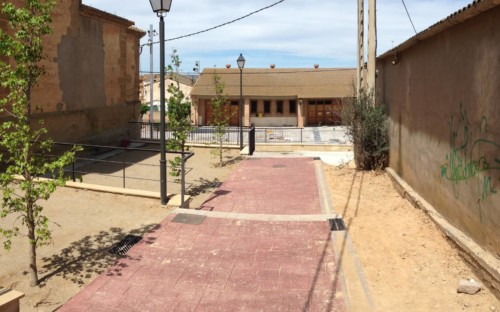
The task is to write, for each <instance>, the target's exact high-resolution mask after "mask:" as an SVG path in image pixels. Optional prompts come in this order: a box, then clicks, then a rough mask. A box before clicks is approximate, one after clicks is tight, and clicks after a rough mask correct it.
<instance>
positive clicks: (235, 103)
mask: <svg viewBox="0 0 500 312" xmlns="http://www.w3.org/2000/svg"><path fill="white" fill-rule="evenodd" d="M231 105H233V106H234V105H240V102H238V101H231Z"/></svg>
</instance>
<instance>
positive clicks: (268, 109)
mask: <svg viewBox="0 0 500 312" xmlns="http://www.w3.org/2000/svg"><path fill="white" fill-rule="evenodd" d="M264 113H265V114H270V113H271V101H264Z"/></svg>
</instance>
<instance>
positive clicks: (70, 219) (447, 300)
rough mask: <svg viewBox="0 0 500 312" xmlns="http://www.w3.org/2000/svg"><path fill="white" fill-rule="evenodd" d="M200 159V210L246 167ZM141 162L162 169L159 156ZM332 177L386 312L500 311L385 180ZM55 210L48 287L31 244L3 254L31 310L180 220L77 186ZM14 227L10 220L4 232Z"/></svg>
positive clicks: (45, 250)
mask: <svg viewBox="0 0 500 312" xmlns="http://www.w3.org/2000/svg"><path fill="white" fill-rule="evenodd" d="M195 155H196V156H195V157H194V158H192V159H191V160H190V162H189V166H190V168H192V170H191V173H190V177H189V179H190V182H189V183H190V184H191V188H190V191H189V192H191V194H193V195H195V199H194V201H193V203H192V205H191V206H194V207H196V206H197V205H199V203H201V202H203V201H204V199H205V198H206V197H207V196H209V194H210V192H211V191H212V190H213V189H214V188H215V187H216V186H217V184H218V183H219V182H221V181H223V180H224V179H225V178H226V177H227V175H228V174H229V173H230V172H231V170H232V169H233V168H234V166H235V164H236V163H237V161H238V160H237V159H235V157H236V154H235V153H234V152H233V153H232V154H229V155H228V157H227V158H225V160H226V161H228V162H229V164H228V165H227V166H224V167H222V168H219V167H216V166H214V163H215V162H216V161H215V159H214V158H213V157H212V156H211V155H210V152H209V150H207V149H196V150H195ZM131 157H132V156H131ZM134 157H135V156H134ZM134 157H132V158H134ZM138 159H139V161H142V162H145V163H151V164H157V163H158V157H157V155H156V156H151V155H148V156H144V155H142V156H140V157H138ZM145 168H155V167H151V166H143V167H142V169H136V168H134V169H132V167H130V168H127V170H128V171H127V173H133V172H129V170H138V171H137V173H139V172H140V173H141V174H143V173H144V172H145V171H146V170H153V169H145ZM107 169H108V171H109V172H111V173H113V170H111V169H110V168H107ZM155 170H156V169H154V170H153V171H154V175H156V171H155ZM325 172H326V175H327V179H328V181H329V184H330V193H331V196H332V199H333V203H334V208H335V210H336V211H337V212H338V213H341V214H343V215H344V219H345V221H346V224H347V226H348V227H349V235H350V237H351V239H352V240H353V242H354V245H355V248H356V251H357V253H358V256H359V259H360V261H361V264H362V267H363V270H364V273H365V275H366V279H367V282H368V285H369V288H370V292H371V295H372V297H373V300H374V303H375V305H376V307H377V308H378V311H487V312H488V311H489V312H491V311H500V304H499V302H498V300H497V299H496V298H495V297H494V296H493V295H492V294H491V293H490V292H489V291H488V290H482V291H481V292H479V293H478V294H476V295H474V296H470V295H464V294H457V293H456V288H457V285H458V281H459V279H461V278H474V275H473V273H472V272H471V270H470V269H469V268H468V267H467V266H466V265H465V264H464V262H463V261H462V260H461V259H460V258H459V256H458V255H457V252H456V251H455V250H454V249H453V248H451V247H450V245H449V244H448V243H447V242H446V239H445V238H444V237H443V236H442V235H441V234H440V232H439V231H438V230H437V229H436V228H435V226H434V225H433V223H432V222H431V221H430V220H429V219H428V218H427V216H426V215H425V214H423V212H422V211H419V210H417V209H415V208H413V206H411V205H410V204H409V203H407V202H406V201H405V200H403V199H402V198H401V197H400V196H399V195H398V194H397V193H396V191H394V189H393V187H392V185H391V182H390V181H389V178H388V177H387V176H386V175H385V174H375V173H373V172H367V173H362V172H356V171H354V170H350V169H347V168H341V169H339V168H336V167H331V166H327V165H325ZM116 174H117V175H119V174H120V171H119V169H118V170H117V172H116ZM104 178H105V177H101V179H104ZM85 179H86V180H85ZM92 179H98V177H95V176H92V175H88V176H86V177H84V180H85V182H89V180H92ZM101 182H102V181H101ZM108 182H109V180H108V181H106V183H108ZM113 183H115V182H113ZM116 183H118V184H119V183H121V182H116ZM134 183H135V184H134ZM147 183H150V182H147V181H135V182H133V181H128V182H127V184H129V185H127V186H128V187H138V188H143V187H144V185H147V187H150V186H149V185H148V184H147ZM151 183H153V182H151ZM154 183H157V182H154ZM152 185H155V188H156V185H157V184H152ZM118 186H119V185H118ZM174 188H175V186H174V187H172V189H174ZM146 189H147V188H146ZM169 192H170V190H169ZM45 207H46V210H45V211H46V214H47V215H48V217H49V218H50V219H51V220H52V225H51V228H52V230H53V243H52V244H51V245H48V246H44V247H42V248H41V249H40V250H39V255H38V265H39V269H40V278H41V279H42V284H41V285H40V287H35V288H32V287H29V277H28V275H26V268H27V262H26V260H25V255H26V250H27V243H26V240H25V238H24V237H18V238H17V239H16V241H15V242H14V244H13V249H12V250H11V251H10V252H7V251H5V250H3V248H2V249H0V285H1V286H6V287H12V288H14V289H17V290H19V291H22V292H25V293H26V297H25V298H24V299H22V301H21V302H22V306H21V308H22V309H21V311H23V312H31V311H53V310H54V309H57V308H58V307H59V306H60V305H61V304H63V303H64V302H66V301H67V300H68V299H69V298H70V297H72V296H73V295H74V294H76V293H77V292H78V291H79V290H80V289H81V288H82V287H83V286H84V285H85V284H88V283H89V282H90V281H92V280H93V279H94V278H95V277H96V276H97V275H98V274H100V273H101V272H103V271H104V270H105V269H106V268H107V267H108V266H109V265H110V264H111V263H113V261H114V260H115V257H116V256H114V255H112V254H110V253H108V249H109V248H110V247H111V246H112V245H113V244H114V243H116V242H118V241H119V240H120V239H121V238H122V237H123V236H124V235H127V234H139V235H140V234H141V233H144V232H146V231H149V230H150V229H151V228H153V227H154V226H155V225H156V224H157V223H158V222H159V221H161V220H162V219H163V218H165V217H166V216H167V215H168V214H169V213H170V210H169V209H167V208H165V207H162V206H161V205H160V204H159V201H158V200H155V199H146V198H137V197H130V196H119V195H112V194H105V193H96V192H89V191H85V190H75V189H67V188H61V189H58V190H57V192H56V193H55V194H54V195H53V197H52V198H51V199H50V200H49V201H48V202H47V203H46V204H45ZM12 222H13V219H12V218H11V219H3V220H2V219H0V224H2V225H5V224H12Z"/></svg>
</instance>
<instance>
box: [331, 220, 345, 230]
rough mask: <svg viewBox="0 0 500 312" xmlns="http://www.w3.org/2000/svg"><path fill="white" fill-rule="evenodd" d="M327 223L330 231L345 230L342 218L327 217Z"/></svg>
mask: <svg viewBox="0 0 500 312" xmlns="http://www.w3.org/2000/svg"><path fill="white" fill-rule="evenodd" d="M328 223H329V224H330V231H345V229H346V227H345V223H344V220H342V218H334V219H328Z"/></svg>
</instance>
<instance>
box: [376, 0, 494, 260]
mask: <svg viewBox="0 0 500 312" xmlns="http://www.w3.org/2000/svg"><path fill="white" fill-rule="evenodd" d="M489 2H491V1H484V2H483V4H480V5H485V4H487V3H489ZM474 9H475V8H471V9H470V11H471V12H472V11H473V12H475V13H474V14H477V15H476V16H473V17H471V16H467V15H466V14H467V13H468V12H469V10H466V11H465V12H462V13H461V14H458V15H457V16H456V18H454V19H453V20H451V21H449V22H450V26H447V27H445V28H443V30H442V31H439V32H435V33H433V34H432V35H431V36H426V38H424V37H423V36H422V37H420V38H417V39H418V43H415V44H408V45H406V46H405V45H404V44H403V46H402V48H400V49H394V51H392V52H393V53H392V52H391V53H386V54H384V55H382V56H381V57H379V62H378V66H377V67H378V69H379V75H378V78H377V85H378V86H379V90H378V91H379V94H380V95H381V99H382V100H383V101H384V102H385V103H386V104H387V105H388V109H389V118H390V138H391V149H390V162H389V166H390V167H391V168H392V169H394V170H395V171H396V172H397V174H398V175H399V176H401V177H402V178H403V179H404V180H405V181H406V182H407V183H408V184H409V185H410V186H411V187H412V188H413V189H414V190H415V191H416V192H418V193H419V194H420V195H421V196H422V197H423V198H425V199H426V200H427V201H428V202H429V203H430V204H432V205H433V206H434V207H435V208H436V209H437V210H438V212H439V213H441V214H442V215H443V216H444V217H445V218H446V219H447V220H448V221H449V222H450V223H451V224H452V225H453V226H455V227H457V228H458V229H460V230H461V231H463V232H464V233H466V234H467V235H469V236H470V237H471V238H472V239H473V240H474V241H475V242H476V243H477V244H479V245H480V246H481V247H483V248H484V249H485V250H487V251H489V252H491V253H492V254H493V255H494V256H495V257H496V258H497V259H500V71H499V69H500V32H499V31H498V29H500V6H499V5H494V4H492V5H490V7H489V8H488V9H485V8H484V7H483V8H482V10H474ZM481 11H483V12H482V13H477V12H481ZM441 26H443V25H438V27H441ZM424 35H425V34H424ZM415 42H417V40H415ZM396 56H397V60H396ZM393 63H394V64H393Z"/></svg>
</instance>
